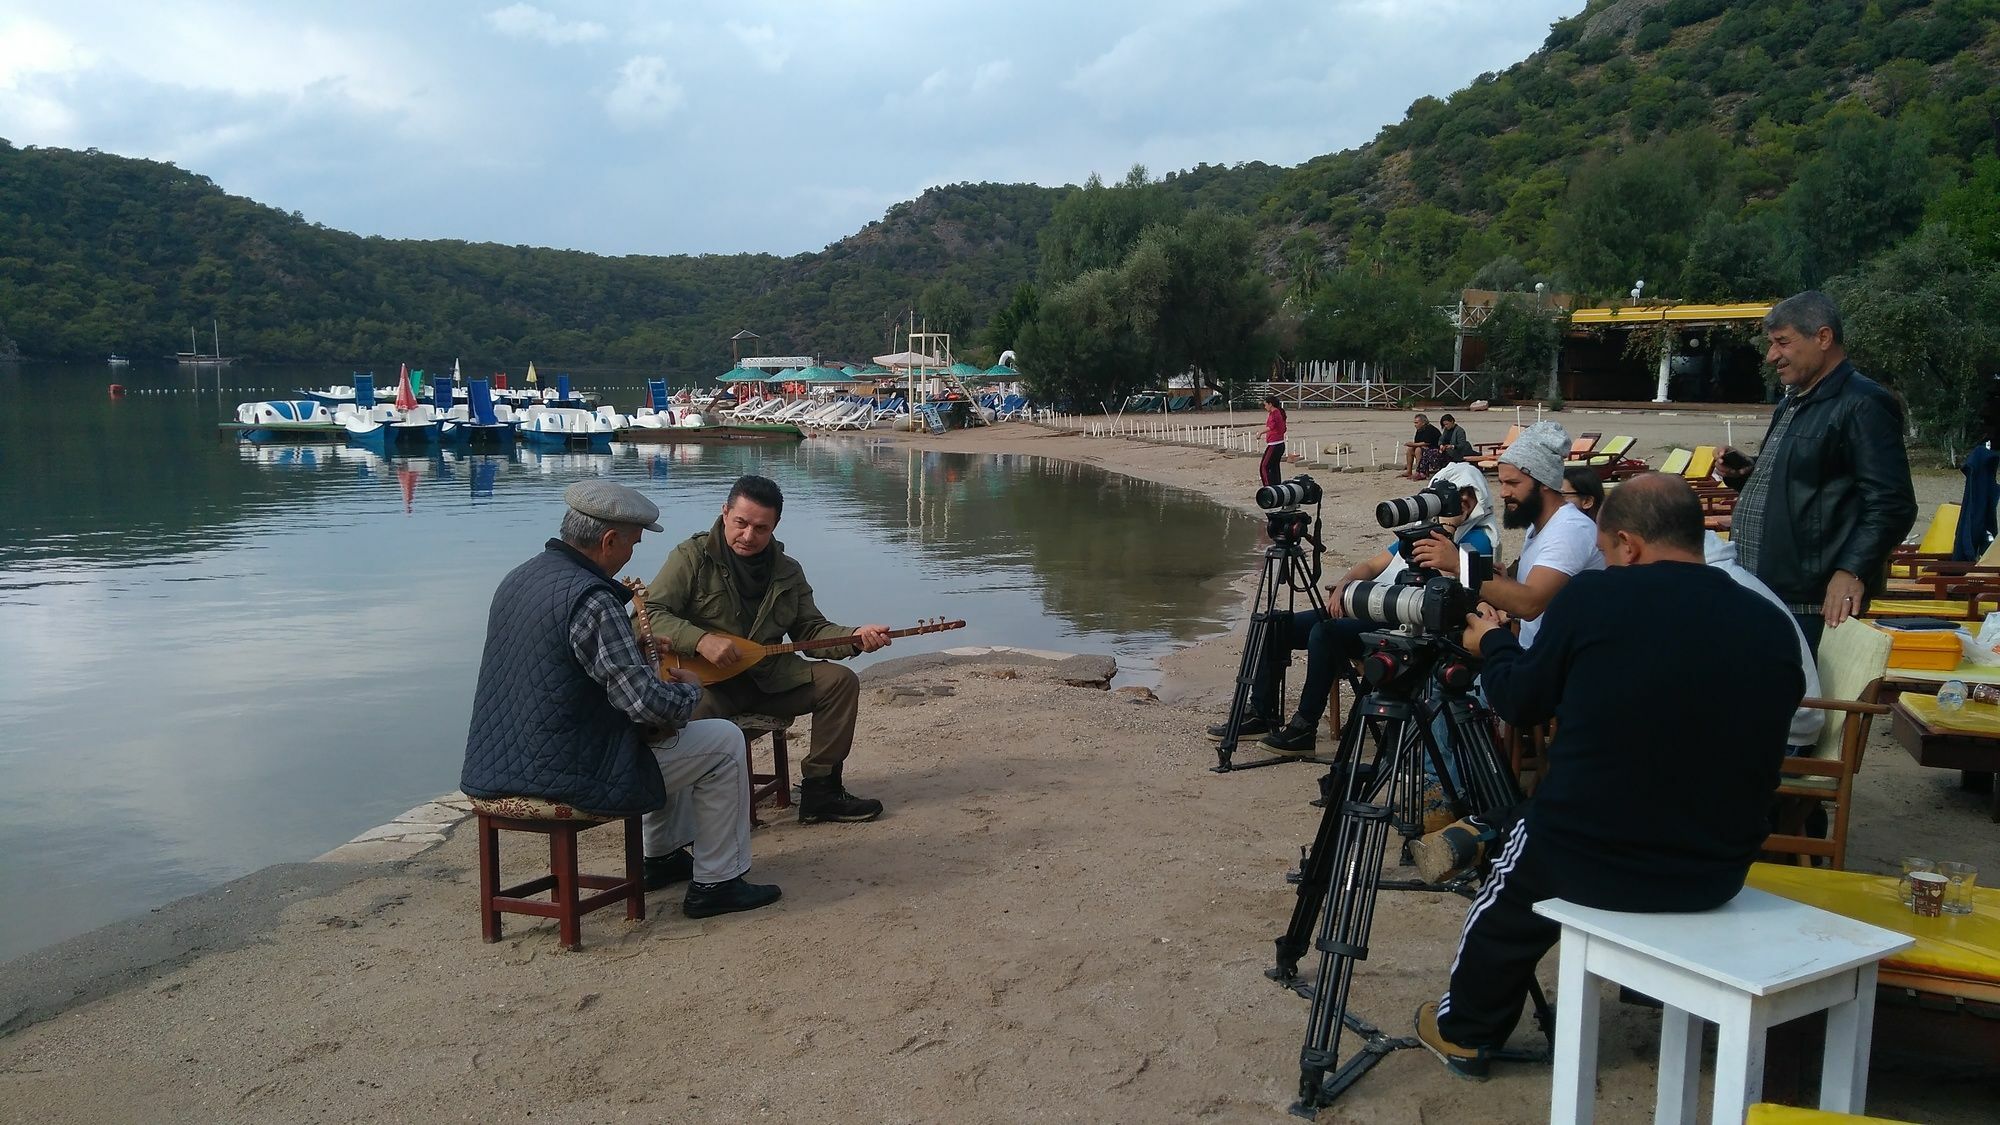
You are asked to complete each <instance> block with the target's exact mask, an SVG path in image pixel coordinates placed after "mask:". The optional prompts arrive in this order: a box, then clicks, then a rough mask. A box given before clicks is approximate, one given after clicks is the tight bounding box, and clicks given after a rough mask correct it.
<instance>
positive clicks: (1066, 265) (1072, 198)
mask: <svg viewBox="0 0 2000 1125" xmlns="http://www.w3.org/2000/svg"><path fill="white" fill-rule="evenodd" d="M1181 207H1182V204H1181V197H1180V196H1179V195H1177V194H1169V193H1168V192H1167V191H1165V190H1164V189H1163V188H1161V187H1160V186H1159V185H1158V184H1153V183H1148V182H1147V181H1146V169H1145V167H1144V166H1143V165H1134V166H1133V168H1132V170H1131V171H1130V172H1128V173H1126V176H1125V180H1124V182H1123V183H1120V184H1119V185H1118V186H1117V187H1105V186H1104V183H1103V181H1101V180H1099V179H1098V178H1097V177H1096V176H1094V175H1093V176H1091V177H1090V179H1088V180H1086V181H1085V182H1084V185H1083V187H1082V188H1080V189H1078V190H1076V191H1073V192H1071V193H1069V194H1068V195H1066V196H1064V197H1063V199H1062V201H1061V202H1059V203H1057V204H1056V206H1055V210H1054V211H1053V212H1051V214H1050V215H1049V222H1048V225H1047V226H1046V227H1044V228H1042V233H1041V247H1042V272H1041V284H1042V286H1043V288H1045V289H1046V288H1048V287H1050V286H1055V285H1060V284H1062V283H1063V282H1066V281H1069V280H1071V279H1073V278H1075V277H1078V276H1080V275H1082V274H1084V273H1086V272H1088V271H1090V270H1094V269H1110V268H1112V267H1114V266H1117V265H1118V264H1119V263H1120V262H1123V261H1124V260H1125V256H1126V255H1127V254H1129V253H1131V252H1132V247H1133V246H1135V245H1137V244H1138V241H1139V235H1140V234H1141V233H1143V232H1144V231H1145V229H1146V228H1147V227H1150V226H1153V225H1155V224H1157V223H1164V222H1171V221H1173V220H1174V219H1175V218H1177V217H1178V216H1179V215H1180V213H1181Z"/></svg>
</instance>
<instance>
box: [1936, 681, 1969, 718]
mask: <svg viewBox="0 0 2000 1125" xmlns="http://www.w3.org/2000/svg"><path fill="white" fill-rule="evenodd" d="M1937 705H1938V710H1940V711H1956V710H1958V709H1959V708H1961V707H1964V706H1965V681H1963V680H1946V681H1945V682H1944V686H1943V687H1941V688H1939V689H1938V693H1937Z"/></svg>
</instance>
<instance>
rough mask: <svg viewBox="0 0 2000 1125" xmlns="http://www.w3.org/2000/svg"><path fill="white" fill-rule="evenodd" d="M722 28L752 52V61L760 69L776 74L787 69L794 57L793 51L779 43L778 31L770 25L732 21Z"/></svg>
mask: <svg viewBox="0 0 2000 1125" xmlns="http://www.w3.org/2000/svg"><path fill="white" fill-rule="evenodd" d="M722 26H723V30H725V31H727V32H729V34H731V35H733V36H735V37H736V41H737V42H738V43H741V44H743V47H744V49H745V50H747V51H749V52H750V61H751V62H753V63H755V64H757V66H758V68H759V69H762V70H766V71H769V72H770V73H772V74H776V73H778V72H779V71H781V70H783V69H785V63H786V62H787V61H789V60H790V59H791V57H792V49H791V48H790V47H788V46H784V45H781V44H780V43H779V42H778V32H777V29H776V28H773V27H772V26H771V25H770V24H768V23H760V24H755V25H750V24H741V23H736V22H735V21H733V20H732V21H730V22H729V23H726V24H723V25H722Z"/></svg>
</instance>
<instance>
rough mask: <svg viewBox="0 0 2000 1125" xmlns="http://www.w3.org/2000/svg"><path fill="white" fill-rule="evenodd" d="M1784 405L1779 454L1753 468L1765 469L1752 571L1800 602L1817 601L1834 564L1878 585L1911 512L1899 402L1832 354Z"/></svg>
mask: <svg viewBox="0 0 2000 1125" xmlns="http://www.w3.org/2000/svg"><path fill="white" fill-rule="evenodd" d="M1792 410H1793V411H1794V412H1795V413H1794V417H1793V418H1792V423H1791V426H1790V427H1789V428H1788V429H1787V431H1786V433H1785V442H1784V449H1783V451H1782V456H1780V455H1779V453H1780V451H1777V450H1765V451H1764V454H1763V456H1760V457H1759V458H1758V459H1757V466H1756V468H1755V469H1754V470H1753V472H1756V473H1769V474H1772V477H1771V481H1770V497H1769V501H1768V504H1767V506H1766V508H1765V511H1764V535H1763V541H1762V543H1761V545H1760V549H1759V552H1758V557H1757V577H1759V578H1761V579H1763V580H1764V584H1765V585H1767V586H1769V587H1770V588H1771V590H1772V592H1774V593H1776V594H1777V595H1778V596H1779V597H1780V598H1783V599H1784V600H1785V601H1787V602H1791V603H1795V604H1801V605H1804V604H1818V603H1819V601H1820V600H1821V599H1823V598H1824V597H1825V596H1826V586H1827V583H1828V582H1829V581H1830V580H1831V579H1832V578H1833V572H1834V571H1836V570H1845V571H1847V572H1848V573H1850V574H1853V575H1854V576H1856V577H1858V578H1860V579H1861V581H1862V582H1863V583H1865V584H1866V585H1867V587H1868V590H1869V592H1870V593H1880V592H1881V590H1882V586H1883V583H1884V582H1885V581H1886V580H1887V577H1888V561H1889V550H1890V548H1892V547H1894V546H1896V544H1898V543H1900V542H1902V541H1903V536H1904V535H1907V534H1908V533H1909V530H1910V525H1911V524H1912V523H1914V522H1916V518H1917V497H1916V491H1915V489H1914V488H1912V487H1911V484H1910V462H1909V458H1908V456H1907V455H1906V454H1905V453H1904V451H1903V407H1902V404H1901V403H1899V402H1898V401H1897V400H1896V397H1895V396H1894V395H1891V394H1890V393H1889V392H1888V391H1886V390H1884V389H1883V388H1882V385H1881V384H1879V383H1877V382H1875V381H1874V380H1873V379H1870V378H1868V377H1867V376H1865V375H1863V374H1861V373H1860V372H1859V371H1856V370H1855V369H1854V365H1853V364H1852V363H1849V362H1847V361H1846V360H1842V361H1841V362H1840V366H1838V367H1836V368H1834V369H1833V370H1832V371H1831V372H1830V373H1828V374H1827V375H1826V377H1825V378H1823V379H1821V380H1820V382H1819V385H1818V386H1816V387H1814V388H1813V391H1812V394H1811V395H1810V396H1809V397H1808V398H1807V399H1806V400H1805V401H1804V402H1801V403H1799V404H1798V405H1797V406H1794V407H1792ZM1771 417H1772V421H1773V423H1774V424H1775V422H1776V421H1777V415H1776V414H1773V415H1772V416H1771ZM1765 440H1766V441H1767V442H1768V441H1769V440H1770V434H1769V431H1766V433H1765Z"/></svg>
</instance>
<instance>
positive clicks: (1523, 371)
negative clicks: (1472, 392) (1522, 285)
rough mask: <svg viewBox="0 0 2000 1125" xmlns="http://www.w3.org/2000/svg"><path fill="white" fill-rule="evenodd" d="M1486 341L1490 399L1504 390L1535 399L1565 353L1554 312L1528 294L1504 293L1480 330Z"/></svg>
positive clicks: (1496, 396) (1496, 399) (1560, 331)
mask: <svg viewBox="0 0 2000 1125" xmlns="http://www.w3.org/2000/svg"><path fill="white" fill-rule="evenodd" d="M1479 334H1480V336H1482V337H1483V338H1484V339H1485V340H1486V375H1487V381H1488V384H1489V385H1490V387H1491V388H1492V389H1491V391H1489V397H1491V398H1493V399H1494V400H1495V401H1498V400H1499V399H1500V397H1501V391H1502V389H1503V388H1504V389H1507V390H1509V391H1511V392H1512V393H1515V394H1525V395H1529V396H1532V395H1534V394H1535V393H1536V392H1537V391H1539V390H1540V389H1541V388H1542V387H1544V386H1546V385H1547V383H1548V381H1549V377H1550V374H1551V373H1552V372H1553V371H1554V370H1555V358H1556V354H1557V353H1558V352H1559V351H1560V350H1561V349H1562V328H1561V327H1560V326H1559V325H1558V324H1557V322H1556V318H1555V317H1554V316H1552V315H1550V312H1549V311H1548V310H1546V309H1543V308H1541V307H1540V306H1539V304H1538V303H1537V301H1536V299H1535V298H1534V297H1530V296H1528V295H1527V294H1525V293H1503V294H1501V295H1500V297H1499V299H1498V300H1497V301H1496V302H1495V303H1494V305H1493V311H1492V313H1490V314H1489V315H1488V316H1487V318H1486V324H1485V326H1484V327H1482V328H1481V329H1480V332H1479Z"/></svg>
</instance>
